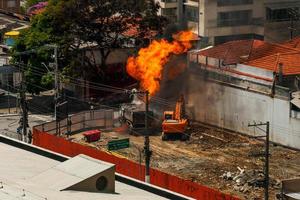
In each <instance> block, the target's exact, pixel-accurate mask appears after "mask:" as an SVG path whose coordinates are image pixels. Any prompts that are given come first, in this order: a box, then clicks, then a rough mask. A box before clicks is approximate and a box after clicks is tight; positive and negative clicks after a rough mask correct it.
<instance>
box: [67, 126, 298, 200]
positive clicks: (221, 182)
mask: <svg viewBox="0 0 300 200" xmlns="http://www.w3.org/2000/svg"><path fill="white" fill-rule="evenodd" d="M191 132H192V134H191V138H190V140H189V141H180V140H172V141H162V140H161V137H160V136H151V137H150V144H151V150H152V151H153V154H152V157H151V167H153V168H157V169H159V170H161V171H164V172H167V173H171V174H174V175H177V176H179V177H182V178H185V179H189V180H193V181H195V182H198V183H201V184H202V185H206V186H209V187H212V188H215V189H218V190H220V191H222V192H224V193H228V194H233V195H235V196H238V197H240V198H241V199H263V188H262V187H261V186H259V184H257V183H259V181H258V180H254V182H255V184H254V185H251V186H248V185H247V184H248V183H246V185H247V186H244V185H245V184H241V183H240V182H239V181H240V180H237V179H236V178H237V177H234V176H236V175H238V174H240V173H241V171H242V172H249V173H250V172H251V173H256V174H257V177H258V178H257V179H260V180H263V176H262V175H261V174H262V173H261V172H263V166H264V158H263V157H262V156H261V155H258V154H261V153H263V151H264V142H263V141H259V140H257V139H254V138H249V137H246V136H242V135H240V134H237V133H233V132H228V131H224V130H221V129H217V128H215V127H210V126H207V125H202V124H193V126H192V130H191ZM127 137H129V138H130V144H131V147H130V148H127V149H122V150H118V151H115V153H117V154H119V155H121V156H124V157H127V158H128V159H131V160H134V161H136V162H140V161H142V163H143V162H144V157H143V155H142V157H140V152H142V151H143V145H144V138H143V137H141V136H139V137H138V136H131V135H128V134H127V132H126V130H125V128H124V129H118V130H115V131H114V132H105V133H103V134H102V136H101V140H100V141H98V142H94V143H91V144H87V143H85V142H84V140H83V136H82V134H77V135H73V136H72V138H73V139H74V140H75V141H77V142H80V143H85V144H86V145H91V146H97V148H100V149H102V150H106V149H107V141H109V140H112V139H121V138H127ZM251 173H250V174H251ZM224 174H226V176H225V177H224ZM228 175H229V177H228ZM231 176H232V177H231ZM251 176H253V177H254V175H250V177H249V178H253V177H251ZM294 177H300V152H299V151H294V150H290V149H287V148H284V147H281V146H276V145H273V144H271V145H270V199H275V195H276V194H277V193H279V191H280V180H282V179H287V178H294ZM242 178H244V177H242ZM248 182H251V180H250V181H248ZM252 182H253V180H252ZM249 184H250V183H249Z"/></svg>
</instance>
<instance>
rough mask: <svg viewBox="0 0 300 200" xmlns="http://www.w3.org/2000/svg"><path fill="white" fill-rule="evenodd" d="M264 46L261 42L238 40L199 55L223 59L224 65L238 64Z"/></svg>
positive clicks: (201, 52)
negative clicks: (253, 51) (254, 50)
mask: <svg viewBox="0 0 300 200" xmlns="http://www.w3.org/2000/svg"><path fill="white" fill-rule="evenodd" d="M264 44H265V42H264V41H261V40H236V41H230V42H226V43H224V44H221V45H218V46H215V47H212V48H209V49H206V50H203V51H200V52H199V53H198V54H199V55H203V56H207V57H212V58H218V59H222V60H224V64H236V63H240V62H242V61H243V59H245V58H247V57H248V56H249V54H250V53H251V52H252V50H253V49H256V48H258V47H260V46H262V45H264ZM243 57H244V58H243Z"/></svg>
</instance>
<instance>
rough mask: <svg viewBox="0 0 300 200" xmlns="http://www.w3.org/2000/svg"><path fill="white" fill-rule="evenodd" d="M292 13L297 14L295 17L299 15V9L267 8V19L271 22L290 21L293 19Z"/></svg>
mask: <svg viewBox="0 0 300 200" xmlns="http://www.w3.org/2000/svg"><path fill="white" fill-rule="evenodd" d="M292 13H296V14H295V15H297V14H298V15H299V8H281V9H271V8H268V7H267V8H266V19H267V21H270V22H279V21H289V20H290V19H291V17H292V16H291V14H292ZM294 17H295V16H294Z"/></svg>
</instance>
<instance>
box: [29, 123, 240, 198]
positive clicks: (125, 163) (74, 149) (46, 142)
mask: <svg viewBox="0 0 300 200" xmlns="http://www.w3.org/2000/svg"><path fill="white" fill-rule="evenodd" d="M33 144H34V145H36V146H39V147H42V148H45V149H48V150H51V151H54V152H57V153H60V154H63V155H66V156H70V157H74V156H76V155H78V154H85V155H88V156H91V157H93V158H96V159H99V160H103V161H106V162H110V163H114V164H115V165H116V171H117V172H118V173H120V174H124V175H126V176H129V177H132V178H135V179H138V180H142V181H143V180H144V176H145V167H144V165H139V164H138V163H135V162H133V161H130V160H127V159H124V158H120V157H117V156H114V155H112V154H109V153H107V152H103V151H100V150H97V149H95V148H92V147H89V146H84V145H81V144H78V143H74V142H70V141H67V140H65V139H64V138H61V137H56V136H54V135H51V134H48V133H45V132H41V131H39V130H37V129H35V128H33ZM150 181H151V184H153V185H156V186H159V187H162V188H165V189H168V190H171V191H174V192H177V193H180V194H183V195H186V196H189V197H192V198H195V199H201V200H238V198H236V197H232V196H230V195H227V194H223V193H221V192H219V191H217V190H214V189H211V188H208V187H205V186H202V185H200V184H197V183H194V182H192V181H189V180H184V179H181V178H179V177H176V176H173V175H170V174H167V173H164V172H161V171H159V170H156V169H151V170H150Z"/></svg>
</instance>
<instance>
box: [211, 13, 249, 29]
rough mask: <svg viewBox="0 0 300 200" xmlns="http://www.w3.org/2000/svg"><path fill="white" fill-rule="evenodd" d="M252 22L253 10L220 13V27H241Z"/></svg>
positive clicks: (218, 20)
mask: <svg viewBox="0 0 300 200" xmlns="http://www.w3.org/2000/svg"><path fill="white" fill-rule="evenodd" d="M251 20H252V10H241V11H233V12H219V13H218V19H217V24H218V26H241V25H249V24H250V23H251Z"/></svg>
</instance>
